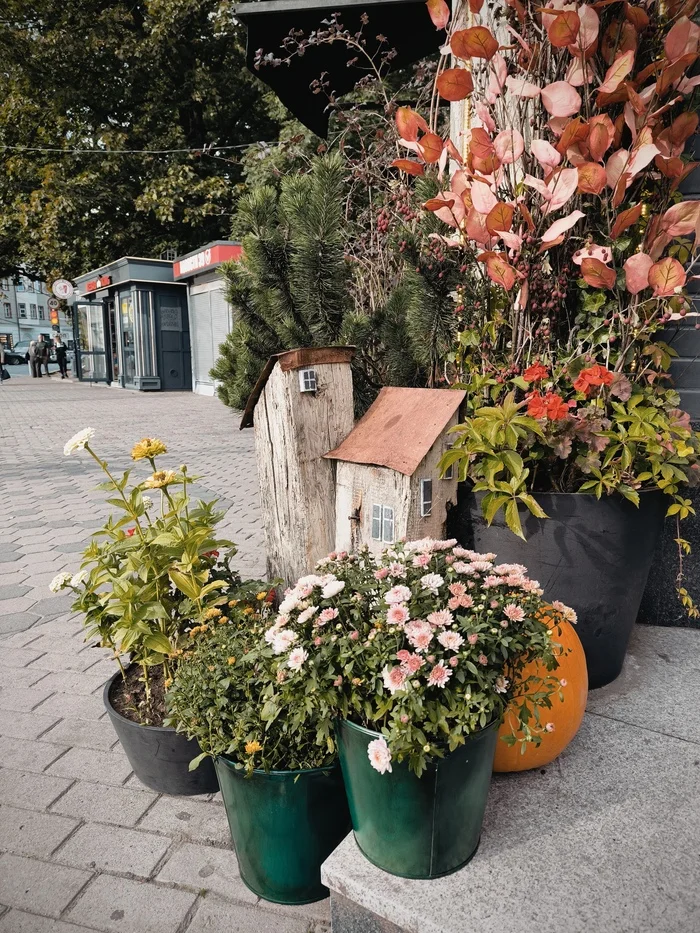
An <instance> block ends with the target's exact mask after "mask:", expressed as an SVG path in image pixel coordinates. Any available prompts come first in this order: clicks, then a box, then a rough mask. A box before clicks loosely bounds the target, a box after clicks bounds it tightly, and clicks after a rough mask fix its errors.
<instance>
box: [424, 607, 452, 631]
mask: <svg viewBox="0 0 700 933" xmlns="http://www.w3.org/2000/svg"><path fill="white" fill-rule="evenodd" d="M454 620H455V619H454V616H453V615H452V613H451V612H450V610H449V609H438V610H437V612H431V613H430V615H429V616H428V622H430V624H431V625H432V626H434V627H435V628H445V627H446V626H447V625H452V623H453V622H454Z"/></svg>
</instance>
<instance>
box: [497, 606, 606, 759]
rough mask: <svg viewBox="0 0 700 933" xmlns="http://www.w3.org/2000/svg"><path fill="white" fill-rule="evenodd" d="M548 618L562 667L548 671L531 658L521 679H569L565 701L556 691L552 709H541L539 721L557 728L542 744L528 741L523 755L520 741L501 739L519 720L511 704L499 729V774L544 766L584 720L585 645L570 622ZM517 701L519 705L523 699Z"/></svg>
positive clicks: (585, 686) (547, 735)
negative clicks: (510, 742)
mask: <svg viewBox="0 0 700 933" xmlns="http://www.w3.org/2000/svg"><path fill="white" fill-rule="evenodd" d="M545 621H546V622H547V624H548V625H549V627H550V629H552V637H553V639H554V641H555V642H556V643H557V644H558V645H560V646H561V647H560V648H558V649H557V650H556V653H557V660H558V661H559V667H557V668H556V669H555V670H554V671H548V670H547V669H546V667H544V665H542V664H540V663H539V662H538V661H531V662H530V663H529V664H528V665H527V666H526V667H525V668H523V672H522V679H523V680H526V679H527V678H528V677H532V676H535V677H543V678H544V677H547V676H554V677H558V678H559V679H560V680H564V681H566V686H565V687H562V688H561V689H562V693H563V695H564V700H563V701H561V700H560V699H559V696H558V695H557V694H554V695H553V696H552V698H551V702H552V708H551V709H547V707H541V708H540V711H539V712H540V722H541V723H542V725H544V723H545V722H551V723H553V724H554V731H553V732H545V733H544V734H543V736H542V742H541V744H540V745H538V746H535V745H530V744H528V745H527V746H526V748H525V753H524V754H521V751H520V749H521V743H520V742H516V743H515V745H507V744H506V743H505V742H502V741H501V736H502V735H511V734H512V732H513V728H514V727H515V725H516V724H517V721H518V720H517V715H516V714H515V713H514V712H513V711H512V710H511V708H510V707H509V708H508V710H506V715H505V719H504V721H503V724H502V725H501V728H500V730H499V732H498V742H497V744H496V757H495V759H494V762H493V770H494V771H498V772H500V773H502V772H506V771H528V770H529V769H530V768H541V767H543V766H544V765H548V764H549V763H550V762H552V761H554V759H555V758H556V757H557V756H558V755H560V754H561V753H562V752H563V751H564V749H565V748H566V746H567V745H568V744H569V742H571V740H572V739H573V737H574V736H575V735H576V733H577V732H578V730H579V727H580V725H581V723H582V721H583V714H584V713H585V711H586V700H587V699H588V668H587V667H586V656H585V654H584V653H583V646H582V644H581V641H580V640H579V637H578V635H577V634H576V630H575V628H574V626H573V625H572V624H571V623H570V622H567V621H565V620H564V619H561V618H558V619H556V620H555V619H553V618H552V617H551V616H546V617H545ZM517 702H518V705H520V702H522V701H520V700H519V701H517ZM511 705H512V704H511ZM515 735H516V737H518V738H521V737H522V732H521V731H520V730H519V729H517V730H516V731H515Z"/></svg>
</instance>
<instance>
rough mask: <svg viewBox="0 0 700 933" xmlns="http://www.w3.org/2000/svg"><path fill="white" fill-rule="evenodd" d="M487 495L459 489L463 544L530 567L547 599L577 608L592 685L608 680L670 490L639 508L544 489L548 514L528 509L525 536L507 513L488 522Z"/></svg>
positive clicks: (540, 497) (620, 656)
mask: <svg viewBox="0 0 700 933" xmlns="http://www.w3.org/2000/svg"><path fill="white" fill-rule="evenodd" d="M482 498H483V493H477V494H474V493H472V492H470V491H469V489H468V488H467V487H466V486H465V487H464V488H462V487H461V486H460V492H459V502H458V506H457V508H456V509H453V510H452V511H451V512H450V513H449V517H448V533H449V534H451V535H452V536H454V537H455V538H457V540H458V541H459V543H460V544H461V545H462V546H463V547H467V548H473V549H474V550H476V551H480V552H482V553H483V552H489V551H490V552H493V553H495V554H497V555H498V561H499V562H502V563H520V564H524V565H525V566H526V567H527V569H528V575H529V576H530V577H531V578H532V579H534V580H538V581H539V583H540V586H541V587H542V588H543V589H544V595H545V598H546V599H549V600H557V599H558V600H561V601H562V602H563V603H566V605H568V606H571V607H572V608H573V609H575V610H576V612H577V614H578V624H577V626H576V632H577V634H578V636H579V638H580V639H581V643H582V644H583V649H584V651H585V653H586V663H587V666H588V681H589V687H591V688H595V687H602V686H604V685H605V684H607V683H610V681H612V680H614V679H615V678H616V677H617V676H618V674H619V673H620V671H621V670H622V664H623V662H624V658H625V652H626V651H627V642H628V641H629V636H630V633H631V631H632V626H633V625H634V623H635V620H636V618H637V613H638V611H639V605H640V603H641V599H642V594H643V592H644V587H645V585H646V581H647V577H648V575H649V569H650V567H651V562H652V559H653V555H654V548H655V546H656V541H657V539H658V536H659V534H660V531H661V527H662V523H663V516H664V513H665V511H666V506H667V504H668V503H667V500H666V497H665V496H664V494H663V493H661V492H655V491H652V492H644V493H642V494H641V497H640V500H641V501H640V505H639V508H637V507H636V506H634V505H633V504H632V503H631V502H628V501H627V500H626V499H624V498H622V496H617V495H613V496H605V497H604V498H602V499H600V500H599V499H596V498H595V496H591V495H584V494H581V493H538V494H537V496H536V499H537V501H538V502H539V503H540V505H541V506H542V508H543V509H544V511H545V512H546V513H547V515H548V516H549V518H546V519H540V518H535V517H534V516H533V515H531V514H530V513H529V512H528V511H527V509H525V508H524V507H523V509H522V511H521V520H522V524H523V531H524V534H525V538H526V540H525V541H523V540H522V539H521V538H518V537H516V535H514V534H513V533H512V532H511V531H510V529H509V528H508V527H507V526H506V524H505V521H504V519H503V517H502V515H501V514H499V515H497V516H496V518H495V519H494V521H493V523H492V524H491V525H490V526H489V525H488V524H487V522H486V519H485V518H484V517H483V514H482V511H481V500H482Z"/></svg>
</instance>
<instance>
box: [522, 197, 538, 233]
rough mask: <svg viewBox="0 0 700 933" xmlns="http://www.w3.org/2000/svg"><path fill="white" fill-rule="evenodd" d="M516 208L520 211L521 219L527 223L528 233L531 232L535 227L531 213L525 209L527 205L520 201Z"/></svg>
mask: <svg viewBox="0 0 700 933" xmlns="http://www.w3.org/2000/svg"><path fill="white" fill-rule="evenodd" d="M518 210H519V211H520V213H521V215H522V218H523V220H524V221H525V223H526V224H527V229H528V230H529V231H530V233H532V232H533V231H534V229H535V221H534V220H533V219H532V214H531V213H530V211H529V210H528V209H527V207H525V205H524V204H523V202H522V201H521V202H520V203H519V204H518Z"/></svg>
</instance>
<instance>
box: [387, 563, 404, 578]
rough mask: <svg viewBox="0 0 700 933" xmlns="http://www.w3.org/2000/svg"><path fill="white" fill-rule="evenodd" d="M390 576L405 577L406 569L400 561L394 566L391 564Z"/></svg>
mask: <svg viewBox="0 0 700 933" xmlns="http://www.w3.org/2000/svg"><path fill="white" fill-rule="evenodd" d="M389 576H390V577H405V576H406V567H405V566H404V565H403V564H400V563H399V562H398V561H394V563H393V564H389Z"/></svg>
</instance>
